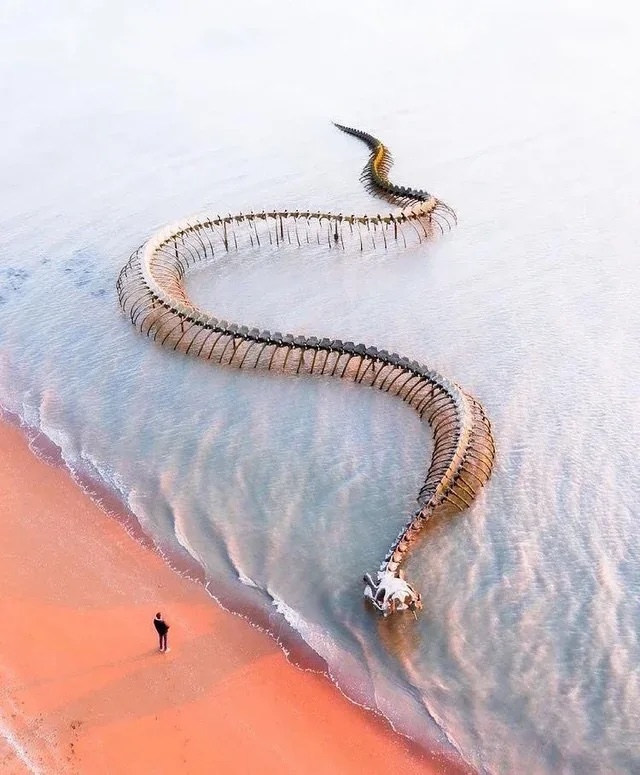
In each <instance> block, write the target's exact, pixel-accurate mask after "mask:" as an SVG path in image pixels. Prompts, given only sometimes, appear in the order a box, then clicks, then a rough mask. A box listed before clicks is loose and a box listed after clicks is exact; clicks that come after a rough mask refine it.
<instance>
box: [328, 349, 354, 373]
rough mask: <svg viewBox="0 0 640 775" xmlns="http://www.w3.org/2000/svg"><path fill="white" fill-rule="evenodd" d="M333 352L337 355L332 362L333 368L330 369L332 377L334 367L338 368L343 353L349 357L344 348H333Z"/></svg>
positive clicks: (334, 371)
mask: <svg viewBox="0 0 640 775" xmlns="http://www.w3.org/2000/svg"><path fill="white" fill-rule="evenodd" d="M334 352H336V353H337V354H338V357H337V358H336V362H335V363H334V364H333V369H331V376H332V377H335V375H336V369H337V368H338V364H339V363H340V358H342V356H343V355H346V356H347V357H348V358H349V357H350V356H349V353H346V352H344V350H335V351H334Z"/></svg>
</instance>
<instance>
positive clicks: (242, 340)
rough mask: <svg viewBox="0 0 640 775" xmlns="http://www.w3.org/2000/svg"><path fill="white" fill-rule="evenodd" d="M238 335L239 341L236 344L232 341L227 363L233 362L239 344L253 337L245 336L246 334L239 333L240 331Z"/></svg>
mask: <svg viewBox="0 0 640 775" xmlns="http://www.w3.org/2000/svg"><path fill="white" fill-rule="evenodd" d="M238 336H239V338H240V341H239V342H238V344H236V343H235V341H234V343H233V352H232V353H231V358H229V363H233V359H234V358H235V357H236V353H237V352H238V350H239V349H240V346H241V345H242V343H243V342H247V341H249V340H250V339H252V338H253V337H250V336H247V335H246V334H240V333H238Z"/></svg>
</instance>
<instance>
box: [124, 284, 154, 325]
mask: <svg viewBox="0 0 640 775" xmlns="http://www.w3.org/2000/svg"><path fill="white" fill-rule="evenodd" d="M151 297H152V293H151V291H150V290H149V289H148V288H147V289H146V290H145V291H144V292H143V293H142V295H140V296H136V299H135V301H134V302H131V307H130V309H129V319H130V320H131V322H132V323H133V325H134V326H137V325H138V324H137V322H136V320H135V318H136V317H137V314H138V311H139V310H137V309H136V308H137V307H138V304H140V303H141V302H144V303H145V304H147V303H148V301H149V299H150V298H151ZM143 309H145V307H143ZM134 310H136V312H134Z"/></svg>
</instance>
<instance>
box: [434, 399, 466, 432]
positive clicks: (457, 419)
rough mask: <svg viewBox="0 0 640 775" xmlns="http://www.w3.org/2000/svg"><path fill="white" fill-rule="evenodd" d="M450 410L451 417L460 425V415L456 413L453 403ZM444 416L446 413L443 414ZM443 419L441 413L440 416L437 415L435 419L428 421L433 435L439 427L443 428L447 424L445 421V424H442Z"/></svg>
mask: <svg viewBox="0 0 640 775" xmlns="http://www.w3.org/2000/svg"><path fill="white" fill-rule="evenodd" d="M451 412H452V417H453V418H455V421H456V423H458V425H460V416H459V415H458V412H457V411H456V407H455V405H452V406H451ZM445 416H446V415H445ZM443 420H444V417H443V416H442V415H441V416H440V417H438V419H437V420H433V421H432V422H431V423H430V425H431V429H432V431H433V434H434V435H435V434H436V433H438V431H439V430H440V428H445V427H446V426H447V422H445V424H444V425H443V424H442V423H443Z"/></svg>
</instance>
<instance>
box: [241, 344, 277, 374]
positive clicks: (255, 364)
mask: <svg viewBox="0 0 640 775" xmlns="http://www.w3.org/2000/svg"><path fill="white" fill-rule="evenodd" d="M256 344H257V343H256ZM267 347H273V342H263V344H262V347H261V348H260V352H259V353H258V357H257V358H256V360H255V363H254V364H253V368H254V369H257V368H258V364H259V363H260V358H262V353H263V352H264V351H265V349H266V348H267ZM241 368H242V365H241Z"/></svg>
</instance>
